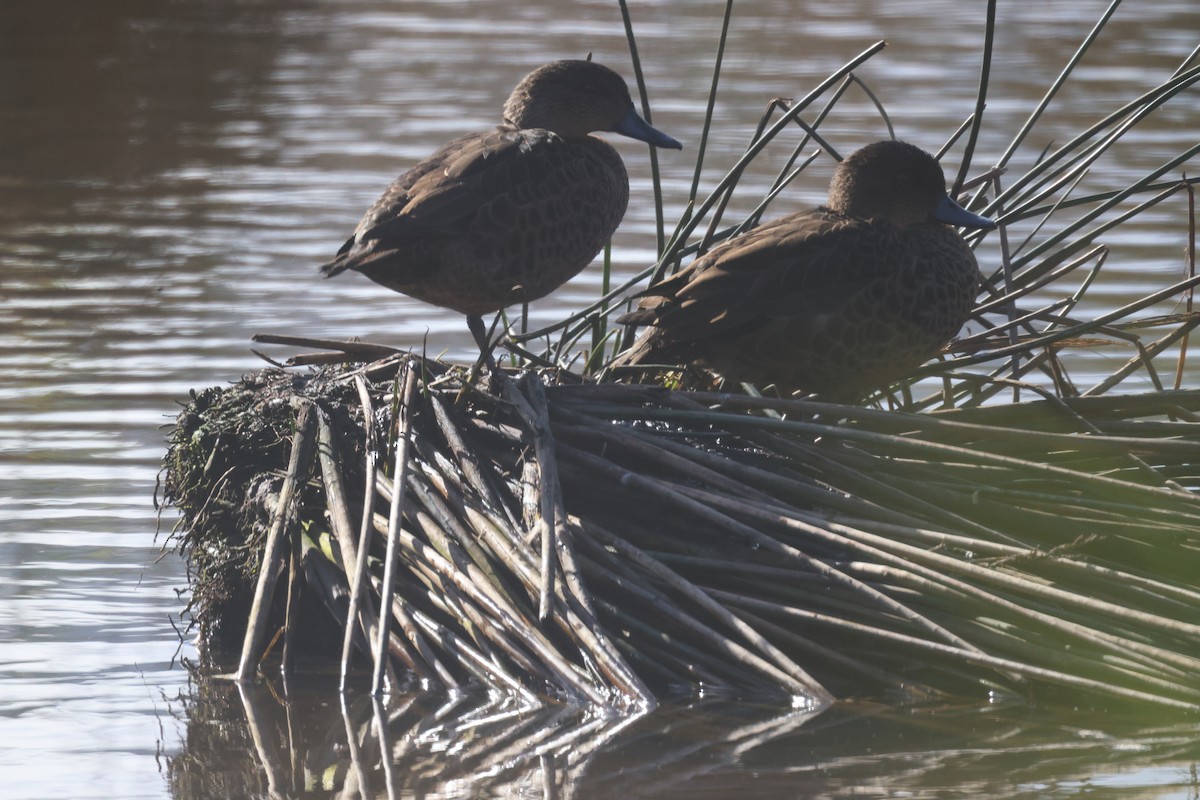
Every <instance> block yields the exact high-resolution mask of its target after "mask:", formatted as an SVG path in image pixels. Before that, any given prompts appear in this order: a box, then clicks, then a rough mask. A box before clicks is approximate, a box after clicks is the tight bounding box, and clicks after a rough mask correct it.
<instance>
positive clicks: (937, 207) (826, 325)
mask: <svg viewBox="0 0 1200 800" xmlns="http://www.w3.org/2000/svg"><path fill="white" fill-rule="evenodd" d="M943 223H950V224H955V225H961V226H965V227H971V228H991V227H994V223H992V222H991V221H990V220H987V219H985V218H983V217H980V216H977V215H975V214H972V213H970V212H968V211H966V210H965V209H963V208H962V207H960V206H958V205H957V204H956V203H954V202H953V201H952V200H951V199H950V198H949V196H948V195H947V194H946V183H945V177H944V176H943V174H942V170H941V167H940V166H938V164H937V162H936V161H935V160H934V159H933V158H932V157H931V156H930V155H929V154H927V153H925V152H924V151H923V150H920V149H919V148H917V147H914V146H912V145H909V144H905V143H903V142H897V141H885V142H877V143H875V144H872V145H868V146H866V147H864V148H862V149H861V150H858V151H857V152H855V153H853V154H852V155H850V156H849V157H848V158H847V159H845V161H843V162H842V163H841V164H840V165H839V166H838V169H837V171H836V173H835V174H834V178H833V181H832V183H831V185H830V194H829V201H828V204H827V205H825V206H822V207H819V208H816V209H813V210H810V211H805V212H801V213H798V214H792V215H789V216H786V217H781V218H779V219H776V220H773V221H771V222H767V223H765V224H763V225H760V226H759V227H757V228H755V229H753V230H751V231H750V232H748V233H745V234H743V235H741V236H738V237H736V238H734V239H732V240H730V241H727V242H724V243H722V244H721V245H719V246H718V247H715V248H713V249H712V250H711V251H709V252H708V253H707V254H705V255H703V256H701V257H700V258H697V259H696V260H695V261H693V262H692V263H691V264H689V265H688V266H687V267H686V268H685V269H683V270H681V271H680V272H679V273H677V274H676V275H675V276H673V277H671V278H669V279H667V280H665V281H663V282H661V283H659V284H658V285H656V286H654V287H651V288H650V289H649V290H647V291H646V292H645V295H646V296H645V297H644V299H643V300H642V301H641V304H640V306H639V308H637V309H635V310H634V311H632V312H630V313H628V314H626V315H624V316H623V317H621V318H620V320H619V321H620V322H622V323H625V324H634V325H649V326H651V328H650V329H649V330H648V331H646V333H645V334H644V335H643V336H642V337H641V338H640V339H639V340H638V341H637V342H636V343H635V344H634V345H633V347H632V348H630V350H629V351H627V352H626V353H624V354H623V355H622V356H621V357H619V358H618V359H617V360H616V361H615V362H614V364H616V365H628V364H679V365H690V364H696V365H699V366H702V367H706V368H708V369H711V370H712V371H714V372H716V373H717V374H719V375H721V376H722V377H724V378H727V379H731V380H735V381H748V382H751V383H754V384H756V385H759V386H765V385H767V384H775V385H776V386H777V387H778V388H779V389H780V391H782V392H789V393H790V392H793V391H797V390H803V391H807V392H815V393H817V394H819V395H822V396H824V397H827V398H830V399H836V400H843V401H853V400H857V399H860V398H861V397H862V396H863V395H865V394H866V393H867V392H869V391H870V390H872V389H876V388H879V387H883V386H886V385H887V384H889V383H891V382H892V381H894V380H897V379H899V378H902V377H904V376H905V375H907V374H908V373H910V372H911V371H912V370H914V369H915V368H916V367H918V366H919V365H920V364H921V363H922V362H924V361H925V360H927V359H929V358H930V357H931V356H933V355H935V354H936V353H937V352H938V351H939V350H940V349H941V348H942V347H943V346H944V345H945V344H946V343H947V342H948V341H949V340H950V339H951V338H952V337H953V336H954V335H955V334H957V333H958V331H959V329H960V328H961V327H962V325H963V323H964V322H965V321H966V319H967V316H968V314H969V313H970V310H971V307H972V304H973V302H974V299H975V296H976V294H977V292H978V276H979V269H978V266H977V264H976V262H975V256H974V254H973V253H972V252H971V250H970V248H968V247H967V245H966V243H965V242H964V241H963V240H962V237H960V236H959V235H958V233H957V232H955V231H954V230H953V229H952V228H951V227H949V225H947V224H943Z"/></svg>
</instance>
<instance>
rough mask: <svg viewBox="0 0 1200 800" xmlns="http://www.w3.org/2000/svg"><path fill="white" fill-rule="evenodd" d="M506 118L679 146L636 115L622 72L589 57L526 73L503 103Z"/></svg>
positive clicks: (561, 130) (566, 131)
mask: <svg viewBox="0 0 1200 800" xmlns="http://www.w3.org/2000/svg"><path fill="white" fill-rule="evenodd" d="M504 120H505V122H507V123H508V124H510V125H513V126H515V127H517V128H524V129H529V128H544V129H545V130H548V131H553V132H554V133H557V134H558V135H559V136H562V137H564V138H571V137H580V136H587V135H588V134H589V133H592V132H594V131H611V132H613V133H619V134H621V135H622V136H628V137H630V138H633V139H638V140H640V141H643V142H647V143H649V144H652V145H654V146H655V147H668V148H671V149H673V150H681V149H683V145H681V144H680V143H679V142H677V141H676V140H675V139H672V138H671V137H670V136H668V135H666V134H665V133H663V132H662V131H660V130H658V129H657V128H654V127H652V126H651V125H650V124H649V123H647V122H646V121H645V120H644V119H642V118H641V117H640V116H638V113H637V111H635V110H634V107H633V100H632V98H630V96H629V87H628V86H626V85H625V81H624V79H622V78H621V76H620V75H618V74H617V73H615V72H613V71H612V70H611V69H609V68H608V67H605V66H603V65H601V64H597V63H595V62H592V61H552V62H551V63H549V64H546V65H544V66H541V67H538V68H537V69H535V70H534V71H533V72H531V73H529V74H528V75H526V76H525V77H524V78H523V79H522V80H521V82H520V83H519V84H517V88H515V89H513V91H512V94H511V95H509V98H508V101H507V102H506V103H505V104H504Z"/></svg>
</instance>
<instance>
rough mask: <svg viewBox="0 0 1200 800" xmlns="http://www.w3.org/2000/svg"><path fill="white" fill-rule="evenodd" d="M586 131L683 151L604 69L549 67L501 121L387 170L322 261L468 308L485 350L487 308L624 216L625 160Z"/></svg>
mask: <svg viewBox="0 0 1200 800" xmlns="http://www.w3.org/2000/svg"><path fill="white" fill-rule="evenodd" d="M594 131H608V132H612V133H619V134H622V135H624V136H629V137H632V138H634V139H639V140H641V141H644V142H648V143H649V144H651V145H654V146H656V147H668V148H673V149H681V148H682V145H681V144H680V143H679V142H677V141H676V140H675V139H672V138H671V137H670V136H667V135H666V134H665V133H662V132H661V131H659V130H657V129H655V128H653V127H651V126H650V125H649V124H647V123H646V121H645V120H643V119H642V118H641V117H640V116H638V114H637V112H636V111H635V110H634V107H633V101H632V100H631V99H630V96H629V89H628V87H627V86H626V85H625V81H624V80H623V79H622V78H621V77H620V76H619V75H617V73H615V72H613V71H612V70H611V69H608V68H607V67H604V66H601V65H600V64H596V63H593V62H591V61H555V62H553V63H550V64H546V65H544V66H542V67H539V68H537V69H536V70H534V71H533V72H531V73H529V74H528V75H526V76H525V78H524V79H523V80H522V81H521V82H520V83H519V84H518V85H517V87H516V88H515V89H513V92H512V94H511V95H510V96H509V98H508V101H507V102H506V103H505V104H504V121H503V124H501V125H500V126H499V127H497V128H495V129H493V130H489V131H484V132H481V133H472V134H468V135H466V136H463V137H461V138H458V139H455V140H454V141H452V142H450V143H449V144H447V145H445V146H444V147H442V149H440V150H438V151H437V152H436V153H434V154H433V155H431V156H429V157H428V158H426V159H425V160H424V161H421V162H420V163H419V164H417V165H416V166H415V167H413V168H412V169H410V170H409V171H408V172H406V173H404V174H403V175H401V176H400V177H399V178H397V179H396V180H395V181H393V182H392V184H391V185H390V186H389V187H388V188H387V190H386V191H385V192H384V193H383V196H382V197H380V198H379V199H378V200H377V201H376V202H375V204H374V205H373V206H371V208H370V209H368V210H367V213H366V215H365V216H364V217H363V218H362V221H361V222H359V224H358V228H356V229H355V231H354V235H353V236H351V237H350V239H349V240H348V241H347V242H346V243H345V244H344V245H342V248H341V250H339V251H338V254H337V256H336V257H335V258H334V259H333V260H332V261H330V262H329V263H327V264H324V265H323V266H322V267H321V271H322V272H323V273H324V274H325V276H326V277H331V276H333V275H338V274H340V273H342V272H345V271H346V270H348V269H349V270H355V271H357V272H361V273H362V274H363V275H366V276H367V277H368V278H370V279H371V280H373V281H375V282H376V283H378V284H380V285H382V286H386V287H387V288H389V289H392V290H394V291H397V292H402V293H403V294H406V295H409V296H410V297H414V298H416V299H418V300H423V301H425V302H427V303H432V304H434V305H438V306H444V307H445V308H450V309H453V310H455V311H458V312H459V313H462V314H465V315H466V316H467V322H468V325H469V327H470V329H471V333H472V335H473V336H474V337H475V340H476V342H477V343H478V344H479V346H480V348H481V349H482V350H484V352H485V353H486V352H487V349H488V348H487V344H486V341H485V340H486V333H485V330H484V325H483V320H482V315H484V314H487V313H490V312H495V311H498V310H500V309H502V308H504V307H505V306H508V305H511V304H514V303H521V302H528V301H530V300H535V299H537V298H539V297H543V296H545V295H547V294H549V293H550V292H552V291H554V290H555V289H556V288H558V287H559V286H560V285H562V284H563V283H565V282H566V281H567V280H569V279H570V278H572V277H574V276H575V275H576V274H577V273H578V272H579V271H580V270H582V269H583V268H584V267H586V266H587V265H588V264H589V263H591V261H592V259H593V258H595V257H596V254H597V253H599V252H600V250H601V249H603V247H604V245H605V243H606V242H607V241H608V240H609V238H610V237H611V236H612V234H613V231H615V230H616V228H617V225H618V224H619V223H620V222H621V218H622V217H623V216H624V215H625V208H626V205H627V204H628V202H629V178H628V175H627V174H626V172H625V165H624V163H623V162H622V161H621V157H620V156H619V155H618V154H617V151H616V150H614V149H613V148H612V146H611V145H609V144H607V143H606V142H604V141H603V140H601V139H598V138H596V137H594V136H590V135H589V134H591V133H592V132H594Z"/></svg>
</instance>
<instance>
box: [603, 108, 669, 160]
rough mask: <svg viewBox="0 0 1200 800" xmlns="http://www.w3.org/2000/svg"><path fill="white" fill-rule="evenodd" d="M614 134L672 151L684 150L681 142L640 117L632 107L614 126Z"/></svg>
mask: <svg viewBox="0 0 1200 800" xmlns="http://www.w3.org/2000/svg"><path fill="white" fill-rule="evenodd" d="M613 133H619V134H621V135H622V136H628V137H629V138H631V139H638V140H639V141H643V142H648V143H650V144H652V145H654V146H655V147H669V148H670V149H672V150H682V149H683V145H681V144H680V143H679V142H677V141H675V140H674V139H672V138H671V137H670V136H667V135H666V134H665V133H663V132H662V131H660V130H659V129H658V128H655V127H653V126H651V125H650V123H648V122H646V120H644V119H642V118H641V117H639V116H638V113H637V112H636V111H634V110H633V106H630V107H629V111H627V112H625V117H624V119H622V120H621V121H620V122H618V123H617V124H616V125H614V126H613Z"/></svg>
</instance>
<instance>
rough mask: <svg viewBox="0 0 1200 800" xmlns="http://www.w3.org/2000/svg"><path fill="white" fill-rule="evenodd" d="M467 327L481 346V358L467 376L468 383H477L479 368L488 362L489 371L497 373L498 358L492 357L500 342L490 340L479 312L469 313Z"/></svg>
mask: <svg viewBox="0 0 1200 800" xmlns="http://www.w3.org/2000/svg"><path fill="white" fill-rule="evenodd" d="M467 327H468V328H469V329H470V331H471V336H472V337H473V338H474V339H475V344H477V345H478V346H479V358H478V359H477V360H476V361H475V364H474V366H472V367H471V373H470V375H469V376H468V377H467V385H468V386H469V385H472V384H474V383H475V379H476V378H477V377H479V368H480V367H482V366H483V365H484V364H487V368H488V372H490V373H491V374H493V375H494V374H495V373H496V359H495V358H493V357H492V351H493V350H495V349H496V344H497V343H498V342H493V341H491V340H490V337H489V335H488V330H487V327H486V326H485V325H484V324H483V317H482V316H480V315H478V314H468V315H467Z"/></svg>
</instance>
